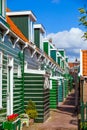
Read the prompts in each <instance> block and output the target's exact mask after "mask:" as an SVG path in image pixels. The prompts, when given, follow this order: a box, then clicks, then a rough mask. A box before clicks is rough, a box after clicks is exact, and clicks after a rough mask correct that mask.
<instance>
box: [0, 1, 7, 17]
mask: <svg viewBox="0 0 87 130" xmlns="http://www.w3.org/2000/svg"><path fill="white" fill-rule="evenodd" d="M5 4H6V1H5V0H0V15H1V16H3V17H5V13H6V10H5V9H6V8H5Z"/></svg>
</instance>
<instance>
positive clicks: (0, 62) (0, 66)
mask: <svg viewBox="0 0 87 130" xmlns="http://www.w3.org/2000/svg"><path fill="white" fill-rule="evenodd" d="M0 56H1V57H0V59H1V61H0V108H2V52H1V51H0Z"/></svg>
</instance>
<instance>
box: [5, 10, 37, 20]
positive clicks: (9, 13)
mask: <svg viewBox="0 0 87 130" xmlns="http://www.w3.org/2000/svg"><path fill="white" fill-rule="evenodd" d="M6 15H8V16H19V15H28V16H31V18H32V19H33V21H34V22H35V21H36V20H37V19H36V17H35V15H34V14H33V13H32V11H17V12H16V11H15V12H6Z"/></svg>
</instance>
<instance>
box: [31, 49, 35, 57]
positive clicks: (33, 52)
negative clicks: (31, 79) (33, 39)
mask: <svg viewBox="0 0 87 130" xmlns="http://www.w3.org/2000/svg"><path fill="white" fill-rule="evenodd" d="M35 53H36V50H34V52H33V53H32V55H31V58H33V56H34V55H35Z"/></svg>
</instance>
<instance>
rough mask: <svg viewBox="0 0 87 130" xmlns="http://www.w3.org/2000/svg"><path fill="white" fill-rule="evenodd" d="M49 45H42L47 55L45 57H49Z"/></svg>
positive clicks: (45, 43) (46, 43)
mask: <svg viewBox="0 0 87 130" xmlns="http://www.w3.org/2000/svg"><path fill="white" fill-rule="evenodd" d="M48 44H49V43H48V42H44V43H43V49H44V52H45V53H46V54H47V55H49V50H48V49H49V47H48V46H49V45H48Z"/></svg>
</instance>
